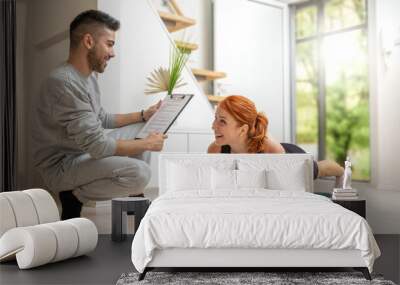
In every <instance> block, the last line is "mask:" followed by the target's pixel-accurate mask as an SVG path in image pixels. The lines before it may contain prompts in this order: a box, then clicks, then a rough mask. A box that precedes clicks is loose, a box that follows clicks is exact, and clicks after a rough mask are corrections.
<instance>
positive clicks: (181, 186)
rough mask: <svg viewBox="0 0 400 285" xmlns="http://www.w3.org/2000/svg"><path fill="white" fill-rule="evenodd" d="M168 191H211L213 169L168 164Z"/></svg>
mask: <svg viewBox="0 0 400 285" xmlns="http://www.w3.org/2000/svg"><path fill="white" fill-rule="evenodd" d="M167 167H168V169H167V173H168V176H167V189H168V190H170V191H185V190H193V189H211V167H207V166H194V165H184V164H177V163H168V165H167Z"/></svg>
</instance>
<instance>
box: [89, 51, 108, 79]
mask: <svg viewBox="0 0 400 285" xmlns="http://www.w3.org/2000/svg"><path fill="white" fill-rule="evenodd" d="M96 51H97V49H96V46H94V47H93V48H92V49H90V50H89V52H88V54H87V59H88V63H89V68H90V69H91V70H93V71H96V72H98V73H103V72H104V69H105V65H103V64H102V61H101V60H100V58H99V57H98V56H97V55H96Z"/></svg>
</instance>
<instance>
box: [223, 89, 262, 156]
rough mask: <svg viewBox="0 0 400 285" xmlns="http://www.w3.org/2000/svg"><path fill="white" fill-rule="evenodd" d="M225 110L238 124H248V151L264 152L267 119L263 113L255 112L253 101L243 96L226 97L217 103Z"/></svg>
mask: <svg viewBox="0 0 400 285" xmlns="http://www.w3.org/2000/svg"><path fill="white" fill-rule="evenodd" d="M218 107H219V108H222V109H224V110H225V111H227V112H228V113H229V114H230V115H231V116H232V117H233V118H234V119H235V120H236V121H237V122H238V124H239V125H240V126H243V125H248V126H249V131H248V133H247V137H248V146H247V151H248V152H249V153H263V152H266V145H267V143H266V142H267V128H268V119H267V117H266V116H265V115H264V114H263V113H259V112H257V109H256V106H255V105H254V103H253V102H252V101H251V100H250V99H248V98H246V97H243V96H239V95H232V96H228V97H226V98H225V99H224V100H223V101H221V102H220V103H219V105H218Z"/></svg>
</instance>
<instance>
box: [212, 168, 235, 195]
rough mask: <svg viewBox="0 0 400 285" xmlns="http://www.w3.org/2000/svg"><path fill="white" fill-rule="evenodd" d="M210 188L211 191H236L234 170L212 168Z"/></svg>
mask: <svg viewBox="0 0 400 285" xmlns="http://www.w3.org/2000/svg"><path fill="white" fill-rule="evenodd" d="M211 188H212V189H213V190H217V191H218V190H222V189H224V190H229V191H232V190H236V170H232V169H217V168H214V167H213V168H212V171H211Z"/></svg>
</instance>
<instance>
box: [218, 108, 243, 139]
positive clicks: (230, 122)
mask: <svg viewBox="0 0 400 285" xmlns="http://www.w3.org/2000/svg"><path fill="white" fill-rule="evenodd" d="M212 129H213V130H214V135H215V143H216V144H217V145H220V146H221V145H232V144H234V143H237V142H238V140H239V137H240V130H241V127H240V126H239V125H238V122H237V121H236V120H235V119H234V117H233V116H232V115H231V114H229V113H228V112H227V111H225V110H224V109H222V108H219V107H218V108H217V111H216V112H215V119H214V122H213V124H212Z"/></svg>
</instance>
